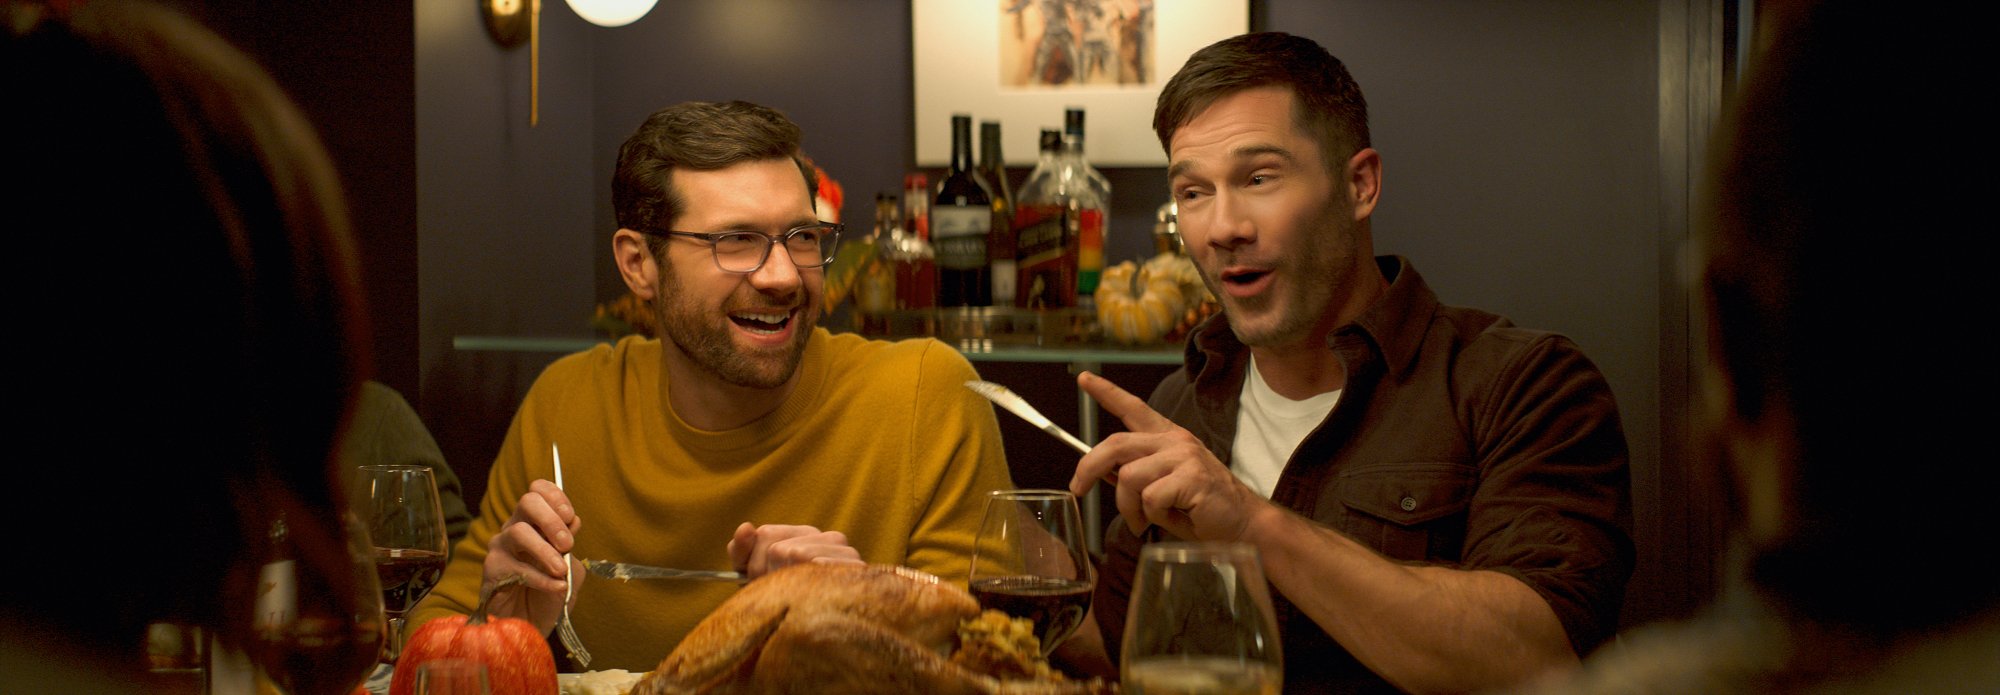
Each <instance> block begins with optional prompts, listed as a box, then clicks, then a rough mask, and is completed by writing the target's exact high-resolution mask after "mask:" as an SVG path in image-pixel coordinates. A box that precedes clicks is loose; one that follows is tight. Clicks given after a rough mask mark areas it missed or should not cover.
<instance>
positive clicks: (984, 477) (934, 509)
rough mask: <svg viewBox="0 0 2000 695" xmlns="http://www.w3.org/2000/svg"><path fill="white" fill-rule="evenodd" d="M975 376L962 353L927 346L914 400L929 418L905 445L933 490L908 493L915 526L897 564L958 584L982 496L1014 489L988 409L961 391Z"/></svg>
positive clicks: (976, 527)
mask: <svg viewBox="0 0 2000 695" xmlns="http://www.w3.org/2000/svg"><path fill="white" fill-rule="evenodd" d="M978 378H979V373H978V372H977V371H974V370H973V368H972V363H971V362H968V361H966V359H965V356H964V355H961V354H959V353H958V351H956V350H953V349H951V348H950V347H948V346H946V345H944V344H943V343H939V342H937V341H928V345H927V346H926V348H925V350H924V353H923V358H922V362H921V366H920V372H919V376H918V379H917V385H916V394H917V402H918V403H920V404H922V406H921V407H923V408H924V409H926V410H929V411H931V412H934V413H935V414H936V415H935V416H934V417H931V418H926V419H925V420H924V421H923V422H922V426H920V427H919V428H918V429H919V431H914V432H912V433H911V439H912V442H911V446H912V447H913V448H912V451H913V452H914V456H913V461H914V462H915V465H916V466H917V467H918V468H919V470H921V471H924V472H925V473H926V476H927V477H931V478H933V479H935V480H936V481H937V484H936V485H935V486H932V487H931V488H930V489H917V490H915V494H916V498H915V499H913V500H911V502H912V503H913V504H915V505H916V511H917V514H916V526H915V527H914V528H912V529H911V532H910V544H909V552H908V556H907V557H906V558H905V559H904V563H905V564H907V565H909V566H911V567H914V568H916V569H920V570H923V571H925V572H929V573H931V574H935V575H937V576H939V577H943V578H945V579H948V580H951V581H953V582H956V583H958V584H959V585H960V586H963V585H964V584H965V581H966V578H967V575H968V573H969V571H970V569H971V565H970V561H971V557H972V546H973V543H974V541H975V539H977V538H978V537H979V525H980V522H981V520H982V518H983V517H984V516H985V513H986V496H987V493H988V492H991V491H993V490H1004V489H1008V488H1011V487H1013V486H1014V484H1013V479H1012V476H1011V475H1010V474H1009V473H1008V470H1007V455H1006V451H1005V449H1004V448H1003V446H1002V444H1001V441H1000V423H999V422H998V421H997V420H996V419H995V418H994V415H993V406H992V404H990V403H988V402H987V401H986V400H985V399H983V398H980V397H979V395H978V394H976V393H973V392H972V390H971V389H968V388H965V382H966V381H968V380H972V379H978ZM931 471H935V472H936V473H934V474H932V473H930V472H931Z"/></svg>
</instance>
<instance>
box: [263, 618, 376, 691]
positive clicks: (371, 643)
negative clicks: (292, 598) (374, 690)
mask: <svg viewBox="0 0 2000 695" xmlns="http://www.w3.org/2000/svg"><path fill="white" fill-rule="evenodd" d="M383 637H384V636H383V634H382V625H381V624H380V623H373V622H366V621H355V620H342V619H337V618H327V617H321V616H305V617H301V618H299V619H298V620H297V621H296V622H294V623H292V624H290V625H288V626H286V629H282V630H274V631H267V632H265V633H263V634H261V635H260V636H259V639H258V645H257V648H258V649H259V650H261V651H263V652H264V654H265V656H264V658H263V659H262V661H263V667H264V673H265V675H266V676H268V677H270V679H271V680H272V682H274V683H276V684H277V685H278V687H281V688H283V689H284V690H285V692H288V693H292V694H293V695H347V694H348V693H352V692H354V688H355V687H357V686H360V685H361V683H362V682H364V681H366V680H368V676H369V674H370V673H372V672H374V670H375V662H376V658H377V657H379V656H381V654H382V640H383Z"/></svg>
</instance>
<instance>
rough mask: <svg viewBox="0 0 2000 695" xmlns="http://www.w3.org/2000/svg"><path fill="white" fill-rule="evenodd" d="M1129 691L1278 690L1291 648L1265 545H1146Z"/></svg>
mask: <svg viewBox="0 0 2000 695" xmlns="http://www.w3.org/2000/svg"><path fill="white" fill-rule="evenodd" d="M1123 655H1124V656H1123V667H1122V669H1121V670H1122V674H1121V678H1120V680H1121V681H1122V683H1121V686H1122V687H1123V688H1124V691H1125V692H1128V693H1134V694H1135V695H1146V694H1147V693H1155V694H1158V693H1214V694H1217V695H1252V694H1262V695H1276V693H1278V692H1279V691H1280V690H1282V689H1283V685H1284V650H1283V649H1282V648H1280V646H1279V644H1278V623H1277V620H1276V618H1274V617H1273V611H1272V610H1271V594H1270V590H1269V589H1268V588H1267V587H1266V585H1265V583H1264V570H1263V566H1262V564H1261V563H1260V561H1259V559H1258V555H1257V549H1256V548H1255V547H1253V546H1250V545H1248V544H1243V543H1154V544H1152V545H1148V546H1146V547H1144V548H1142V549H1140V551H1139V569H1138V572H1137V573H1136V574H1135V575H1134V577H1133V584H1132V603H1131V608H1130V610H1129V611H1128V612H1127V613H1126V616H1125V644H1124V648H1123Z"/></svg>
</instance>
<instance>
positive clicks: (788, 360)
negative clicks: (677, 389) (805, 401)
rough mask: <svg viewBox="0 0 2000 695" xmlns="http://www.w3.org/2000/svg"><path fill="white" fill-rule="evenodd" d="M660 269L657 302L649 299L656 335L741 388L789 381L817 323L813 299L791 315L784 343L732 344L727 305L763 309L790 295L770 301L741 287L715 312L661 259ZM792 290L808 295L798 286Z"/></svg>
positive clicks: (816, 305)
mask: <svg viewBox="0 0 2000 695" xmlns="http://www.w3.org/2000/svg"><path fill="white" fill-rule="evenodd" d="M660 268H661V271H660V272H661V278H660V290H659V300H658V301H657V302H655V305H657V306H658V307H659V308H658V309H657V310H656V313H657V314H658V319H659V324H660V335H661V336H662V337H664V338H666V339H667V340H670V341H673V343H674V345H675V346H677V347H679V348H680V351H681V353H682V354H685V355H687V356H688V359H690V360H691V361H693V362H694V364H695V366H696V367H698V368H700V369H701V370H702V371H705V372H708V373H709V374H713V375H715V377H716V378H718V379H721V380H722V381H723V382H725V383H728V384H732V385H735V386H742V387H746V388H757V389H774V388H778V387H779V386H783V385H785V382H788V381H791V379H792V374H794V373H796V372H797V371H798V368H799V362H800V361H801V360H803V359H805V353H806V342H807V341H809V340H811V339H812V334H813V328H814V326H815V325H816V324H817V323H818V319H819V309H818V304H817V300H816V299H813V298H812V297H810V296H808V297H807V298H806V301H805V302H804V303H803V304H802V305H801V306H800V307H799V311H798V313H797V315H796V316H794V317H793V318H792V319H791V321H792V325H791V326H790V328H791V329H792V339H791V340H789V341H787V342H786V343H785V344H784V345H782V346H778V347H776V348H766V349H752V348H746V347H742V346H739V345H737V344H736V338H735V334H736V328H735V326H734V325H733V324H734V323H735V322H734V321H732V320H730V318H729V311H730V309H729V308H728V307H729V306H737V307H742V308H753V307H758V308H761V307H769V306H771V305H772V304H774V303H779V304H782V303H786V302H789V301H792V299H793V298H783V301H781V302H772V301H770V300H769V299H767V298H764V297H760V296H759V294H758V292H757V291H756V290H754V289H750V288H749V287H748V286H747V285H746V286H744V287H742V288H739V291H738V293H737V295H733V296H731V297H730V301H729V302H727V304H726V305H725V306H724V307H723V308H722V309H721V310H710V309H709V308H707V307H703V306H701V304H700V300H699V299H698V298H697V297H695V293H693V292H689V291H686V290H685V289H684V288H682V287H680V286H679V284H680V283H679V282H678V277H677V276H676V274H675V273H674V272H673V264H672V263H671V262H668V261H667V260H666V259H661V263H660ZM798 292H799V293H801V294H810V293H809V292H807V290H806V288H805V286H804V285H803V284H801V286H800V288H799V290H798ZM742 295H747V296H742Z"/></svg>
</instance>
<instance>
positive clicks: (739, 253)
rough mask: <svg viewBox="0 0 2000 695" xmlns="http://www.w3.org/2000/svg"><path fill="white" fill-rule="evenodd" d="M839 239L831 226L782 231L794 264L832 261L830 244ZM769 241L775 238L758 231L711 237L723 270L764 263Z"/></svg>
mask: <svg viewBox="0 0 2000 695" xmlns="http://www.w3.org/2000/svg"><path fill="white" fill-rule="evenodd" d="M839 238H840V237H839V235H837V234H835V233H834V228H833V226H831V225H810V226H805V227H799V228H797V229H793V230H792V231H790V232H786V233H785V236H784V242H785V250H786V251H788V252H790V253H791V256H792V263H793V264H794V265H797V266H799V267H801V268H817V267H820V266H822V265H826V264H827V262H828V261H831V260H833V250H834V249H833V246H834V243H835V242H836V241H837V240H838V239H839ZM773 243H775V240H773V239H772V238H771V237H768V236H765V235H764V234H763V233H761V232H730V233H728V234H721V235H718V236H716V237H715V260H716V263H717V264H719V265H721V266H722V269H723V270H727V271H731V272H744V273H747V272H751V271H754V270H756V269H758V268H760V267H762V266H763V265H764V260H765V259H766V258H767V257H768V256H769V255H770V251H771V245H772V244H773Z"/></svg>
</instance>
